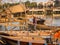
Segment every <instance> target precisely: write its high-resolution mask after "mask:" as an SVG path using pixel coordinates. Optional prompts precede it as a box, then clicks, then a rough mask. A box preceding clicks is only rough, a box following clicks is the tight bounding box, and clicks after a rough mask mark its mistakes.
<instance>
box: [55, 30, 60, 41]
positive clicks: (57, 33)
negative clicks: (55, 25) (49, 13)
mask: <svg viewBox="0 0 60 45" xmlns="http://www.w3.org/2000/svg"><path fill="white" fill-rule="evenodd" d="M59 38H60V30H58V31H56V32H55V34H54V39H55V42H57V41H58V39H59Z"/></svg>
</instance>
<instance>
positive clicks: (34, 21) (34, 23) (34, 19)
mask: <svg viewBox="0 0 60 45" xmlns="http://www.w3.org/2000/svg"><path fill="white" fill-rule="evenodd" d="M33 27H34V30H36V17H35V16H33Z"/></svg>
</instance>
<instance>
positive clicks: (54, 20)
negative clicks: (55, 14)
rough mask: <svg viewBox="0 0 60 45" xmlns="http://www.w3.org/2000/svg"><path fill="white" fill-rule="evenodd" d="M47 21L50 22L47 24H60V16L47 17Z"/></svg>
mask: <svg viewBox="0 0 60 45" xmlns="http://www.w3.org/2000/svg"><path fill="white" fill-rule="evenodd" d="M46 21H47V22H48V23H47V24H46V25H50V26H60V18H58V19H56V18H46Z"/></svg>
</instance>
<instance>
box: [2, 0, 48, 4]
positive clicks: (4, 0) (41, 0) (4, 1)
mask: <svg viewBox="0 0 60 45" xmlns="http://www.w3.org/2000/svg"><path fill="white" fill-rule="evenodd" d="M19 1H22V2H25V1H27V0H2V2H3V3H7V2H10V3H12V2H19ZM29 1H30V2H47V1H48V0H29Z"/></svg>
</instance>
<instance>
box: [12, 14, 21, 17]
mask: <svg viewBox="0 0 60 45" xmlns="http://www.w3.org/2000/svg"><path fill="white" fill-rule="evenodd" d="M13 16H14V17H20V16H21V13H14V14H13Z"/></svg>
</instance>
